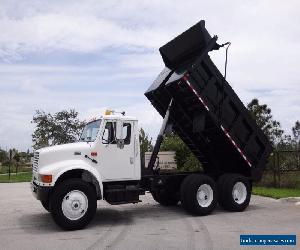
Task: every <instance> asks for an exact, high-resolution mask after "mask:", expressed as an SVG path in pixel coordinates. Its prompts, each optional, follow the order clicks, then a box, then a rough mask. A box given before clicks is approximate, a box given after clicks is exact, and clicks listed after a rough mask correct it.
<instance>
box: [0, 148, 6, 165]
mask: <svg viewBox="0 0 300 250" xmlns="http://www.w3.org/2000/svg"><path fill="white" fill-rule="evenodd" d="M7 160H8V157H7V152H6V151H4V150H2V149H0V162H5V161H7Z"/></svg>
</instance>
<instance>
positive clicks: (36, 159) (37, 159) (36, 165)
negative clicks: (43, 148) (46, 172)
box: [32, 152, 40, 172]
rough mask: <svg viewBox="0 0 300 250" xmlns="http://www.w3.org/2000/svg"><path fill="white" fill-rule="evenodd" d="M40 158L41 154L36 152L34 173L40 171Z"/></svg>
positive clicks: (33, 164)
mask: <svg viewBox="0 0 300 250" xmlns="http://www.w3.org/2000/svg"><path fill="white" fill-rule="evenodd" d="M39 157H40V154H39V152H35V153H34V158H33V163H32V171H33V172H37V170H38V166H39Z"/></svg>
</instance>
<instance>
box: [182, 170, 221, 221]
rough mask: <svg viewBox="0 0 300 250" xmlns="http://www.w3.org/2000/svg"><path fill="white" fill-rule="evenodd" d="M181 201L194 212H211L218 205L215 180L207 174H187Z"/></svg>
mask: <svg viewBox="0 0 300 250" xmlns="http://www.w3.org/2000/svg"><path fill="white" fill-rule="evenodd" d="M181 201H182V204H183V206H184V208H185V209H186V210H187V211H188V212H190V213H192V214H195V215H207V214H210V213H211V212H212V211H213V210H214V209H215V207H216V205H217V187H216V183H215V181H214V180H213V179H212V178H210V177H209V176H207V175H197V174H195V175H190V176H187V177H186V178H185V179H184V181H183V183H182V186H181Z"/></svg>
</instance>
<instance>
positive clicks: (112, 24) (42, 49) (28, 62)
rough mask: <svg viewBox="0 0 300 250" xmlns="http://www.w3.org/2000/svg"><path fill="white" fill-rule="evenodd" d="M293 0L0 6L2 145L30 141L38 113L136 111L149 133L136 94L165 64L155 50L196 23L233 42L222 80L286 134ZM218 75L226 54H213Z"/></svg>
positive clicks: (292, 108)
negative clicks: (256, 103) (261, 107)
mask: <svg viewBox="0 0 300 250" xmlns="http://www.w3.org/2000/svg"><path fill="white" fill-rule="evenodd" d="M299 8H300V2H299V1H289V4H284V5H283V4H282V1H277V0H276V1H272V3H270V1H267V0H256V1H246V2H245V1H206V2H203V1H198V0H191V1H186V2H184V3H182V1H174V0H172V1H171V0H166V1H160V0H152V1H146V0H141V1H131V0H128V1H116V0H111V1H98V0H87V1H79V0H78V1H76V0H74V1H58V0H53V1H38V0H23V1H17V0H3V1H1V3H0V30H1V33H0V121H1V122H0V146H1V147H5V146H7V147H18V148H21V149H27V148H28V147H30V145H31V137H30V135H31V133H32V131H33V125H32V124H30V120H31V118H32V115H33V113H34V110H36V109H44V110H46V111H49V112H57V111H60V110H62V109H68V108H76V110H78V111H79V112H80V115H81V117H82V118H84V119H86V118H88V117H89V116H93V115H99V114H100V113H101V112H103V110H104V109H106V108H114V109H116V110H125V111H126V112H127V113H128V114H129V115H135V116H137V117H138V118H139V120H140V125H141V126H142V127H144V128H145V129H146V131H149V133H150V134H151V136H152V137H153V138H155V135H156V133H157V131H158V129H159V126H160V122H161V118H160V116H159V115H158V114H157V112H156V111H155V109H153V108H152V106H151V105H150V104H149V102H148V100H147V99H146V98H145V97H144V96H143V93H144V91H145V90H146V89H147V88H148V86H149V85H150V84H151V82H152V81H153V80H154V79H155V77H156V75H157V74H158V73H159V72H160V70H161V69H162V67H163V64H162V60H161V58H160V55H159V53H158V48H159V47H160V46H161V45H163V44H164V43H166V42H168V41H169V40H170V39H172V38H173V37H174V36H175V35H177V34H179V33H181V32H183V31H184V30H185V29H187V28H188V27H190V26H191V25H193V24H195V23H196V22H198V21H199V20H200V19H205V20H206V26H207V28H208V30H209V31H210V33H211V34H212V35H214V34H217V35H218V37H219V41H220V42H225V41H228V40H229V41H231V42H232V46H231V47H230V49H229V61H228V78H227V79H228V81H229V82H230V83H231V85H232V86H233V88H234V90H235V91H236V92H237V94H238V95H239V97H240V98H241V100H242V101H243V102H244V103H247V102H249V101H250V100H251V99H252V98H254V97H258V98H259V99H260V101H261V102H262V103H267V104H268V106H270V107H271V108H272V112H273V114H274V117H275V119H277V120H279V121H281V123H282V125H283V127H284V129H285V130H286V131H287V132H290V128H291V127H292V125H293V124H294V122H295V121H296V120H297V119H298V120H299V117H298V116H297V115H298V114H299V113H300V112H299V111H300V110H299V107H300V102H299V100H300V85H299V82H300V75H299V73H298V71H299V66H300V62H299V58H300V42H299V40H300V29H299V28H298V23H299V22H300V15H299V14H298V10H299ZM211 57H212V59H213V60H214V62H215V63H216V65H217V66H218V68H219V69H220V70H221V72H223V70H224V59H225V50H220V51H216V52H213V53H211Z"/></svg>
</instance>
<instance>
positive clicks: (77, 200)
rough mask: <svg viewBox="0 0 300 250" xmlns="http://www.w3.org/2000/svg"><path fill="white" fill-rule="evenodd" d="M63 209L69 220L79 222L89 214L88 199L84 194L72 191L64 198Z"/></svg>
mask: <svg viewBox="0 0 300 250" xmlns="http://www.w3.org/2000/svg"><path fill="white" fill-rule="evenodd" d="M61 208H62V212H63V214H64V216H65V217H67V218H68V219H69V220H79V219H80V218H82V217H83V216H84V215H85V214H86V212H87V209H88V198H87V196H86V195H85V194H84V193H83V192H81V191H79V190H72V191H71V192H69V193H67V194H66V195H65V197H64V198H63V200H62V204H61Z"/></svg>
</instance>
